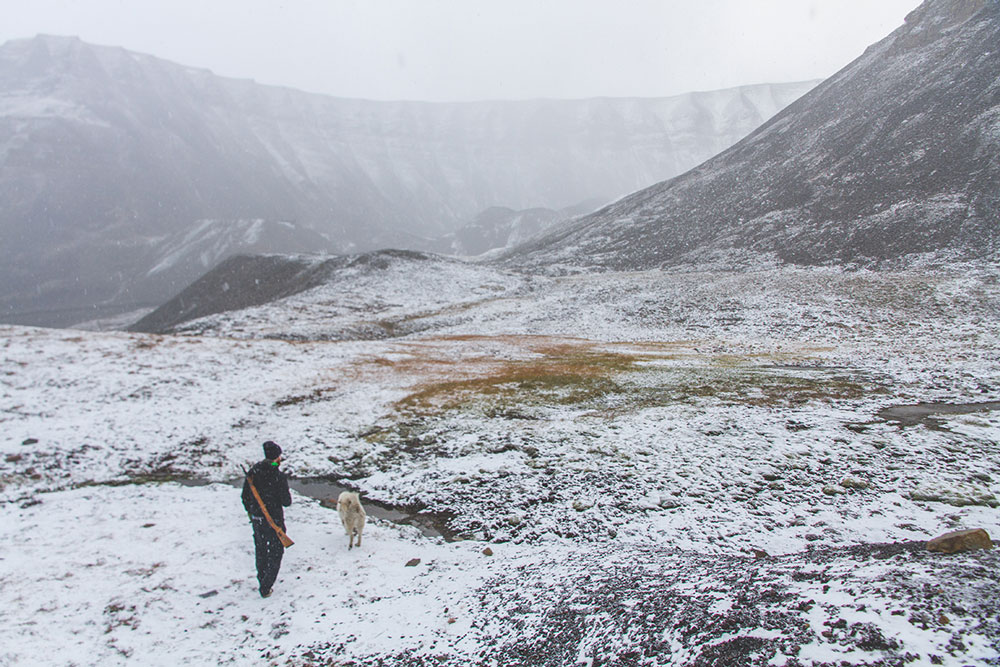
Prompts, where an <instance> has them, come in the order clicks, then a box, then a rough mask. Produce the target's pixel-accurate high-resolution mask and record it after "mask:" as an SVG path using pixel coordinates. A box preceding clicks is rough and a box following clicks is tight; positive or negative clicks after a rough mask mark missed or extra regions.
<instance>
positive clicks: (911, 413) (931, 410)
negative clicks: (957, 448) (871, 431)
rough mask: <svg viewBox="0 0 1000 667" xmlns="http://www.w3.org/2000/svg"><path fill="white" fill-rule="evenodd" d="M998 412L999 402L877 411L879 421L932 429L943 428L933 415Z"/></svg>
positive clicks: (948, 404)
mask: <svg viewBox="0 0 1000 667" xmlns="http://www.w3.org/2000/svg"><path fill="white" fill-rule="evenodd" d="M991 410H1000V401H985V402H982V403H915V404H913V405H892V406H889V407H888V408H882V409H881V410H879V411H878V413H877V414H878V417H879V419H882V420H885V421H891V422H897V423H898V424H899V425H900V426H916V425H917V424H924V425H926V426H930V427H932V428H944V426H943V421H942V420H940V419H935V418H934V415H968V414H973V413H975V412H989V411H991Z"/></svg>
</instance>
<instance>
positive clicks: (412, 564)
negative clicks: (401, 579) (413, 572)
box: [406, 558, 420, 567]
mask: <svg viewBox="0 0 1000 667" xmlns="http://www.w3.org/2000/svg"><path fill="white" fill-rule="evenodd" d="M417 565H420V559H419V558H411V559H410V560H408V561H406V567H416V566H417Z"/></svg>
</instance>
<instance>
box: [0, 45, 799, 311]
mask: <svg viewBox="0 0 1000 667" xmlns="http://www.w3.org/2000/svg"><path fill="white" fill-rule="evenodd" d="M812 85H813V84H811V83H803V84H789V85H761V86H750V87H745V88H739V89H733V90H727V91H719V92H711V93H692V94H689V95H683V96H680V97H673V98H667V99H591V100H579V101H548V100H534V101H525V102H483V103H468V104H429V103H419V102H399V103H389V102H371V101H362V100H348V99H336V98H331V97H327V96H322V95H314V94H307V93H302V92H298V91H294V90H289V89H283V88H275V87H267V86H261V85H258V84H255V83H253V82H252V81H241V80H232V79H225V78H221V77H218V76H215V75H213V74H212V73H211V72H208V71H205V70H197V69H192V68H189V67H183V66H180V65H176V64H173V63H170V62H166V61H163V60H159V59H156V58H154V57H151V56H147V55H142V54H137V53H132V52H129V51H125V50H123V49H120V48H110V47H99V46H93V45H90V44H87V43H84V42H81V41H79V40H77V39H74V38H62V37H38V38H35V39H30V40H23V41H12V42H9V43H7V44H5V45H3V46H2V47H0V202H2V206H0V286H2V287H0V320H6V321H23V322H35V323H40V322H47V323H68V322H72V321H73V320H74V319H85V318H86V317H87V315H86V314H85V313H79V312H65V311H64V312H61V313H52V312H42V311H55V310H59V309H69V308H78V309H82V310H84V311H85V312H88V313H89V312H91V311H94V314H96V313H97V311H96V310H95V309H96V308H97V307H98V306H101V305H110V306H111V307H112V308H118V309H120V308H122V307H124V306H127V305H128V304H151V305H152V304H156V303H160V302H162V301H163V300H165V299H166V298H168V297H170V296H172V295H173V294H176V293H177V292H178V291H179V290H180V289H181V288H183V287H184V286H185V285H187V284H189V283H190V282H191V281H192V280H194V279H195V278H196V277H197V276H198V275H200V274H201V273H203V272H204V271H206V270H207V269H209V268H211V266H213V265H214V263H215V262H217V261H218V260H220V259H222V258H224V257H225V256H228V255H230V254H234V253H237V252H248V251H265V252H299V251H302V250H313V251H328V252H353V251H363V250H365V249H372V248H380V247H402V248H423V249H427V248H429V247H430V245H429V244H430V243H431V242H430V241H428V240H427V239H429V238H436V237H439V236H441V235H442V234H446V233H448V232H451V231H454V230H455V229H456V228H457V227H458V226H460V225H461V224H463V223H465V222H467V221H469V220H471V219H473V218H474V216H476V215H477V214H478V213H480V212H481V211H483V210H485V209H487V208H489V207H491V206H507V207H510V208H513V209H526V208H531V207H549V208H554V209H559V208H563V207H566V206H571V205H575V204H577V203H579V202H581V201H583V200H586V199H591V198H593V197H595V196H596V197H605V198H611V197H617V196H621V195H624V194H626V193H628V192H631V191H634V190H635V189H638V188H640V187H643V186H646V185H648V184H650V183H653V182H656V181H658V180H661V179H663V178H665V177H669V176H672V175H675V174H677V173H680V172H681V171H683V170H685V169H688V168H690V167H692V166H694V165H695V164H697V163H699V162H701V161H702V160H704V159H707V158H708V157H710V156H711V155H713V154H715V153H716V152H718V151H719V150H722V149H723V148H725V147H727V146H729V145H731V144H732V143H733V142H735V141H737V140H738V139H739V138H741V137H742V136H744V135H745V134H746V133H748V132H749V131H750V130H752V129H753V128H754V127H756V126H758V125H759V124H760V123H761V122H763V121H764V120H766V119H767V118H768V117H770V116H771V115H772V114H774V113H775V112H776V111H778V110H779V109H781V108H782V107H784V106H785V105H786V104H788V103H789V102H791V101H792V100H793V99H795V98H796V97H798V96H800V95H801V94H802V93H804V92H805V91H806V90H808V89H809V88H810V87H811V86H812ZM440 249H442V250H443V249H445V248H443V247H442V248H440Z"/></svg>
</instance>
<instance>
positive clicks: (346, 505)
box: [337, 491, 367, 549]
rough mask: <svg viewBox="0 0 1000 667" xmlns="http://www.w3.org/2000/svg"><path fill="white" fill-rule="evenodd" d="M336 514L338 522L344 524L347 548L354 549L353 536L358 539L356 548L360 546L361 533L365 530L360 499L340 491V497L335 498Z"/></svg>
mask: <svg viewBox="0 0 1000 667" xmlns="http://www.w3.org/2000/svg"><path fill="white" fill-rule="evenodd" d="M337 513H338V514H339V515H340V521H341V523H343V524H344V530H346V531H347V536H348V537H349V538H351V539H350V542H348V544H347V548H348V549H351V548H353V547H354V536H355V535H357V537H358V546H359V547H360V546H361V531H363V530H364V529H365V517H366V516H367V515H366V514H365V508H364V507H362V506H361V499H360V498H358V494H356V493H354V492H353V491H342V492H341V494H340V497H338V498H337Z"/></svg>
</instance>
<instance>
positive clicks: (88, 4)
mask: <svg viewBox="0 0 1000 667" xmlns="http://www.w3.org/2000/svg"><path fill="white" fill-rule="evenodd" d="M919 4H920V2H919V0H489V1H486V0H287V1H280V0H0V7H2V13H0V17H2V20H0V41H7V40H9V39H17V38H23V37H33V36H34V35H36V34H39V33H44V34H53V35H76V36H79V37H81V38H82V39H84V40H85V41H89V42H93V43H96V44H105V45H112V46H124V47H125V48H127V49H131V50H134V51H141V52H144V53H150V54H153V55H155V56H159V57H161V58H165V59H167V60H172V61H174V62H178V63H182V64H184V65H191V66H196V67H204V68H207V69H211V70H212V71H214V72H215V73H216V74H221V75H224V76H233V77H239V78H248V79H254V80H256V81H258V82H260V83H267V84H278V85H285V86H290V87H293V88H299V89H302V90H307V91H311V92H318V93H327V94H331V95H337V96H341V97H363V98H369V99H379V100H400V99H409V100H429V101H461V100H484V99H487V100H488V99H526V98H537V97H547V98H584V97H597V96H610V97H625V96H639V97H659V96H665V95H675V94H680V93H684V92H688V91H692V90H714V89H717V88H728V87H731V86H738V85H743V84H750V83H771V82H783V81H801V80H806V79H821V78H825V77H827V76H829V75H831V74H833V73H834V72H836V71H837V70H838V69H840V68H841V67H843V66H844V65H846V64H847V63H848V62H850V61H851V60H853V59H854V58H856V57H857V56H859V55H860V54H861V53H862V52H863V51H864V49H865V47H867V46H868V45H869V44H871V43H873V42H876V41H878V40H879V39H881V38H882V37H884V36H885V35H887V34H889V33H890V32H891V31H892V30H894V29H895V28H897V27H898V26H900V25H901V24H902V23H903V18H904V17H905V16H906V14H907V13H908V12H909V11H910V10H912V9H914V8H915V7H916V6H917V5H919Z"/></svg>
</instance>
